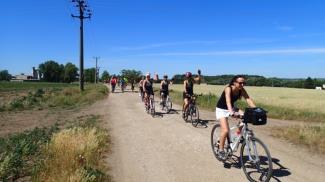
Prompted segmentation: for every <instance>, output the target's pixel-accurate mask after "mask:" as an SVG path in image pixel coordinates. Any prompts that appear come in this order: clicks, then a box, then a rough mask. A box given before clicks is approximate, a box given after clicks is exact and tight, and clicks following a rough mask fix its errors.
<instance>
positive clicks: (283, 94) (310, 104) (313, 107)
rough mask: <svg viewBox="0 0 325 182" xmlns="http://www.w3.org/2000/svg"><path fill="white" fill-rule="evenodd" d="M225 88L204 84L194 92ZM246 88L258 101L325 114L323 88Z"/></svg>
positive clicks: (177, 86)
mask: <svg viewBox="0 0 325 182" xmlns="http://www.w3.org/2000/svg"><path fill="white" fill-rule="evenodd" d="M224 88H225V86H222V85H204V84H202V85H195V86H194V92H195V93H203V94H208V93H211V94H214V95H217V96H220V95H221V93H222V91H223V89H224ZM245 88H246V90H247V92H248V93H249V95H250V96H251V97H252V98H253V100H254V101H256V102H257V103H263V104H265V105H271V106H275V107H287V108H291V109H297V110H303V111H307V112H319V113H323V114H325V102H324V100H325V91H322V90H313V89H296V88H278V87H250V86H246V87H245ZM170 89H173V90H176V91H183V85H181V84H174V85H172V86H171V87H170ZM215 102H217V101H215Z"/></svg>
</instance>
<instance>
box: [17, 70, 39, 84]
mask: <svg viewBox="0 0 325 182" xmlns="http://www.w3.org/2000/svg"><path fill="white" fill-rule="evenodd" d="M28 80H33V81H38V80H39V71H38V70H37V69H35V67H33V70H32V75H25V74H24V73H21V74H20V75H15V76H13V77H12V78H11V81H28Z"/></svg>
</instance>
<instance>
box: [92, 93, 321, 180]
mask: <svg viewBox="0 0 325 182" xmlns="http://www.w3.org/2000/svg"><path fill="white" fill-rule="evenodd" d="M117 91H119V90H117ZM156 100H157V98H156ZM100 104H101V108H103V107H105V114H104V120H105V122H104V125H105V127H107V128H108V129H109V130H110V134H111V136H112V141H113V148H112V153H111V154H110V157H109V158H108V159H107V164H108V165H109V166H110V168H111V171H110V174H111V175H112V176H113V179H114V181H117V182H119V181H121V182H126V181H128V182H129V181H134V182H139V181H148V182H156V181H164V182H165V181H166V182H171V181H177V182H179V181H193V182H198V181H204V182H209V181H213V182H216V181H247V180H246V177H245V175H244V173H243V171H242V169H240V168H236V167H234V166H232V167H229V166H228V167H227V166H226V167H225V166H224V165H223V164H222V163H221V162H219V161H217V160H216V159H215V157H214V155H213V153H212V150H211V147H210V132H211V129H212V126H213V125H214V124H216V122H215V121H214V120H215V116H214V113H213V112H207V111H201V118H202V119H203V120H206V121H208V124H207V127H198V128H194V127H193V126H192V125H191V124H190V123H185V122H184V121H183V120H182V118H181V111H180V110H179V109H180V107H179V106H175V107H174V109H175V112H173V113H171V114H164V113H158V115H157V117H155V118H153V117H151V116H150V115H148V114H146V113H145V111H144V106H143V103H142V102H141V101H140V99H139V96H138V94H137V93H132V92H124V93H113V94H110V96H109V97H108V99H107V100H105V101H102V102H100V103H98V104H96V105H97V106H99V105H100ZM96 105H95V107H97V106H96ZM101 110H102V111H104V110H103V109H101ZM158 112H160V110H158ZM161 112H162V111H161ZM280 122H281V121H272V120H269V124H268V125H267V126H260V127H255V128H254V131H255V133H256V135H257V136H258V137H259V138H260V139H262V140H263V141H264V143H265V144H266V145H267V146H268V148H269V150H270V152H271V155H272V157H273V161H274V163H273V166H274V177H273V178H272V179H271V181H295V182H296V181H313V182H315V181H323V180H324V177H325V170H324V167H325V160H324V156H318V155H313V154H310V153H308V152H307V151H305V150H303V149H301V148H298V147H296V146H294V145H291V144H288V143H287V142H285V141H281V140H278V139H275V138H273V137H271V136H270V135H269V129H268V128H269V127H270V126H272V125H273V124H276V125H281V123H280ZM272 123H273V124H272Z"/></svg>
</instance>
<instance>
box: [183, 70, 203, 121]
mask: <svg viewBox="0 0 325 182" xmlns="http://www.w3.org/2000/svg"><path fill="white" fill-rule="evenodd" d="M200 81H201V71H200V72H199V75H198V76H197V77H196V78H193V77H192V73H191V72H187V73H186V74H185V80H184V92H183V99H184V103H183V114H182V117H183V118H184V117H185V111H186V110H187V108H188V105H189V99H190V98H191V96H192V95H193V94H194V92H193V85H194V82H198V83H200Z"/></svg>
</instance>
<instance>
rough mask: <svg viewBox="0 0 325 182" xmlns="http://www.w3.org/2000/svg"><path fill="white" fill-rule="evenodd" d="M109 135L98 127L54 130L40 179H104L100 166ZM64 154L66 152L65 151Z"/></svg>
mask: <svg viewBox="0 0 325 182" xmlns="http://www.w3.org/2000/svg"><path fill="white" fill-rule="evenodd" d="M107 138H108V136H107V135H106V132H105V131H103V130H100V129H98V128H94V127H92V128H81V127H74V128H70V129H65V130H62V131H61V132H59V133H57V134H54V135H53V137H52V139H51V142H50V143H49V144H48V145H47V146H46V148H45V151H44V153H43V156H45V160H44V162H43V166H42V168H41V169H40V171H39V172H38V175H37V177H36V178H37V179H38V180H39V181H102V180H103V178H104V176H105V175H104V173H102V172H101V171H100V170H99V169H98V168H97V167H96V166H97V164H98V162H99V160H100V158H101V154H102V153H103V152H104V150H105V146H106V142H107ZM63 154H64V155H63Z"/></svg>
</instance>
